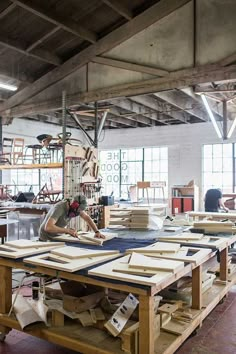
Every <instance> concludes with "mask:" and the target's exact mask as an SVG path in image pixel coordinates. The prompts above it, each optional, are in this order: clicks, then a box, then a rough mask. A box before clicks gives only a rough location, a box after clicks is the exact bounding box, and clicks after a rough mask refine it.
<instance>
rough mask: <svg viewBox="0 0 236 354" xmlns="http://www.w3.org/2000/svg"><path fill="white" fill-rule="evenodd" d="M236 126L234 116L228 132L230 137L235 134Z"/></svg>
mask: <svg viewBox="0 0 236 354" xmlns="http://www.w3.org/2000/svg"><path fill="white" fill-rule="evenodd" d="M235 126H236V118H234V121H233V124H232V125H231V127H230V130H229V132H228V135H227V138H228V139H229V138H231V135H232V134H233V131H234V129H235Z"/></svg>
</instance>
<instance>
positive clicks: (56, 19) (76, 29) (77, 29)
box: [11, 0, 97, 43]
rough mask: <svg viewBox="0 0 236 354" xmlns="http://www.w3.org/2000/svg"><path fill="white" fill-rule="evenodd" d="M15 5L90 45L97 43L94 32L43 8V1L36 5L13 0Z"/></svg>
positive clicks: (32, 2)
mask: <svg viewBox="0 0 236 354" xmlns="http://www.w3.org/2000/svg"><path fill="white" fill-rule="evenodd" d="M11 1H12V2H13V3H14V4H16V5H18V6H20V7H22V8H24V9H25V10H27V11H30V12H31V13H33V14H34V15H37V16H39V17H41V18H43V19H44V20H46V21H48V22H51V23H53V24H54V25H56V26H60V27H61V28H62V29H64V30H65V31H67V32H70V33H72V34H74V35H75V36H77V37H80V38H83V39H85V40H87V41H89V42H90V43H95V42H96V40H97V35H96V34H95V33H93V32H92V31H89V30H87V29H86V28H84V27H82V26H80V25H79V24H78V23H77V22H75V21H73V20H72V19H65V18H64V16H63V15H59V14H58V13H55V11H52V10H51V9H49V8H48V7H46V6H42V3H43V1H41V3H40V5H38V4H36V3H35V2H34V1H33V0H11Z"/></svg>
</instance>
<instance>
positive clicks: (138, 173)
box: [100, 147, 168, 199]
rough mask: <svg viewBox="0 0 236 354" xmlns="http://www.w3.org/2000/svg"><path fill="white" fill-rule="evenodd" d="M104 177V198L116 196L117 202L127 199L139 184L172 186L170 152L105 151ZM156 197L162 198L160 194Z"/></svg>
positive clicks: (102, 153)
mask: <svg viewBox="0 0 236 354" xmlns="http://www.w3.org/2000/svg"><path fill="white" fill-rule="evenodd" d="M100 174H101V176H102V185H103V190H102V194H103V195H110V194H111V193H112V192H113V193H114V196H115V198H120V197H121V198H124V199H127V198H128V197H129V187H130V186H132V185H136V183H137V182H138V181H150V182H151V181H165V182H166V185H167V186H168V148H167V147H152V148H135V149H121V150H110V151H106V150H102V151H100ZM166 189H167V187H166ZM158 193H159V190H158ZM150 197H151V198H152V195H151V194H150ZM156 197H162V195H161V194H160V195H157V193H156Z"/></svg>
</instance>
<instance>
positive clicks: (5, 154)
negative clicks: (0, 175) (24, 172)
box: [0, 138, 13, 164]
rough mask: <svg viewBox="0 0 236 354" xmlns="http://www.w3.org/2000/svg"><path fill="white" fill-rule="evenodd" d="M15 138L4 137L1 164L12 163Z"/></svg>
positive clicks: (0, 157)
mask: <svg viewBox="0 0 236 354" xmlns="http://www.w3.org/2000/svg"><path fill="white" fill-rule="evenodd" d="M12 149H13V139H11V138H3V141H2V153H1V154H0V164H7V163H8V164H11V160H12Z"/></svg>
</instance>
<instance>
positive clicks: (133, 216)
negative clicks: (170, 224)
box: [109, 207, 151, 229]
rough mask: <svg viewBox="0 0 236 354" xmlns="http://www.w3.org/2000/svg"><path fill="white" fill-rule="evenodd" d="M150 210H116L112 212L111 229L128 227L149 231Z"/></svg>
mask: <svg viewBox="0 0 236 354" xmlns="http://www.w3.org/2000/svg"><path fill="white" fill-rule="evenodd" d="M150 214H151V213H150V209H149V208H148V207H146V208H139V207H136V208H135V207H134V208H114V209H111V211H110V222H109V227H119V226H123V227H127V228H130V229H147V228H148V227H149V222H150Z"/></svg>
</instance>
